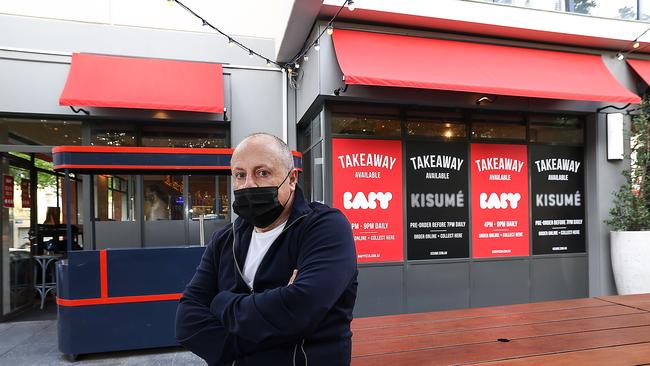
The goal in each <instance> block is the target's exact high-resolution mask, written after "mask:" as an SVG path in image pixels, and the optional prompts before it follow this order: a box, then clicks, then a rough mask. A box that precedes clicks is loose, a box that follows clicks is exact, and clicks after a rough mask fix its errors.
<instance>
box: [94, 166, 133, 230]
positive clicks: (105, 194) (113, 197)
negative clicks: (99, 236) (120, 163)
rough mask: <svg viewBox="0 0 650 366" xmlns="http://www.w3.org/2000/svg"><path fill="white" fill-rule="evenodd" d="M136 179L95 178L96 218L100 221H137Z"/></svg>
mask: <svg viewBox="0 0 650 366" xmlns="http://www.w3.org/2000/svg"><path fill="white" fill-rule="evenodd" d="M134 204H135V177H134V176H132V175H96V176H95V218H96V220H100V221H135V215H134V212H135V211H134Z"/></svg>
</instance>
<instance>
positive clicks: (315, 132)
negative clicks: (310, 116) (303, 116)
mask: <svg viewBox="0 0 650 366" xmlns="http://www.w3.org/2000/svg"><path fill="white" fill-rule="evenodd" d="M321 137H322V136H321V126H320V114H317V115H316V117H315V118H314V120H313V121H312V122H311V144H310V145H313V144H315V143H316V142H318V141H320V139H321Z"/></svg>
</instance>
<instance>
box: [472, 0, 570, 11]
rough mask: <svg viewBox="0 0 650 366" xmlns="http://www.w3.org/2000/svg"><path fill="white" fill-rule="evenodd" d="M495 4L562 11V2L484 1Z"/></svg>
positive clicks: (531, 0)
mask: <svg viewBox="0 0 650 366" xmlns="http://www.w3.org/2000/svg"><path fill="white" fill-rule="evenodd" d="M484 1H488V2H491V3H495V4H507V5H515V6H523V7H527V8H533V9H542V10H556V11H562V10H564V0H484Z"/></svg>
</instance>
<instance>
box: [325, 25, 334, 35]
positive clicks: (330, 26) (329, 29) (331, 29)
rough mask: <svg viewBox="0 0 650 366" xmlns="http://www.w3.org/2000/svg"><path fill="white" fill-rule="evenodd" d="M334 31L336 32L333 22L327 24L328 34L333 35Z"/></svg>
mask: <svg viewBox="0 0 650 366" xmlns="http://www.w3.org/2000/svg"><path fill="white" fill-rule="evenodd" d="M333 33H334V27H333V26H332V24H328V25H327V34H328V35H330V36H331V35H332V34H333Z"/></svg>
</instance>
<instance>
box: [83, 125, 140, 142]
mask: <svg viewBox="0 0 650 366" xmlns="http://www.w3.org/2000/svg"><path fill="white" fill-rule="evenodd" d="M91 135H92V137H91V142H90V144H91V145H97V146H137V144H138V142H137V139H136V134H135V132H134V131H129V130H126V129H124V130H111V129H93V130H92V133H91Z"/></svg>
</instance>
